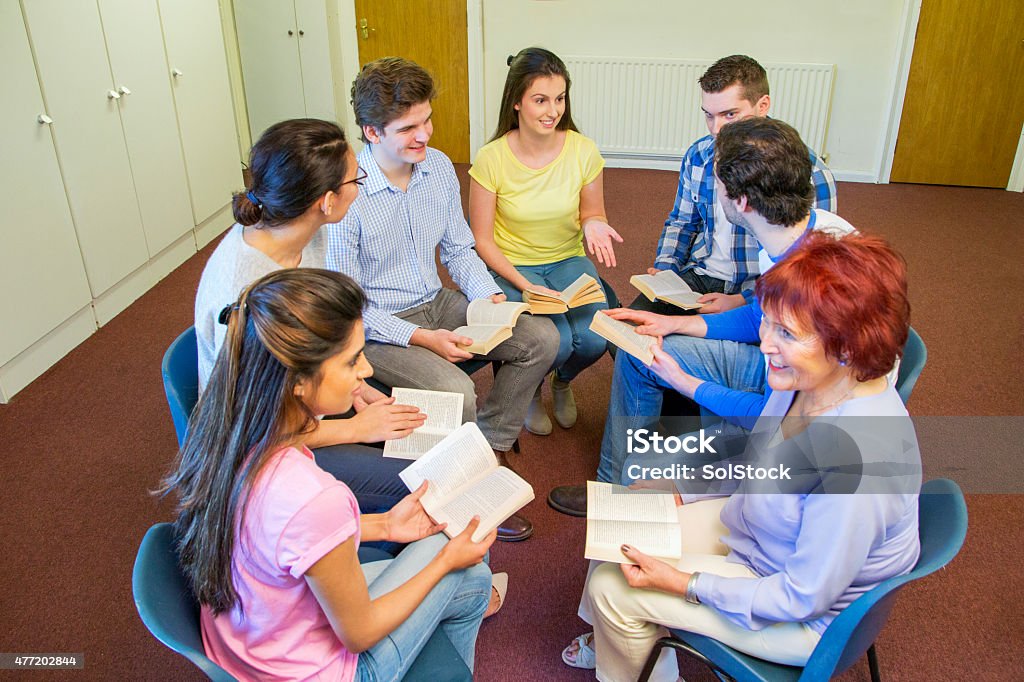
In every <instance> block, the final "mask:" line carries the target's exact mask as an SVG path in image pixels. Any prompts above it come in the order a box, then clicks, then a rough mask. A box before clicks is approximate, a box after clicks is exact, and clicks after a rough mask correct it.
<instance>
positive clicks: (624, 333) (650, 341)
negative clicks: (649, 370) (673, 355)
mask: <svg viewBox="0 0 1024 682" xmlns="http://www.w3.org/2000/svg"><path fill="white" fill-rule="evenodd" d="M590 330H591V331H592V332H594V333H595V334H597V335H599V336H603V337H604V338H606V339H608V340H609V341H611V342H612V343H614V344H615V345H616V346H618V347H619V348H621V349H622V350H624V351H626V352H627V353H629V354H630V355H632V356H633V357H635V358H636V359H638V360H640V361H641V362H643V363H644V364H645V365H649V364H651V363H652V362H654V354H653V353H651V346H653V345H654V344H655V343H657V339H656V338H655V337H653V336H647V335H646V334H637V333H636V328H635V326H634V325H631V324H630V323H628V322H623V321H621V320H616V319H614V318H612V317H610V316H608V315H606V314H605V312H604V311H602V310H598V311H597V312H596V313H594V319H593V320H591V321H590Z"/></svg>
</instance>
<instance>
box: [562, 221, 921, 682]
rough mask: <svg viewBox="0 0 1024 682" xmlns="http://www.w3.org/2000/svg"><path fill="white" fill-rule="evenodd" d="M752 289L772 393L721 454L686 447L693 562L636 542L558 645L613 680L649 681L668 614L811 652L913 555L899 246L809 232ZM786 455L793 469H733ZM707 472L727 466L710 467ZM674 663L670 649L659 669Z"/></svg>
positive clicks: (597, 582) (686, 379)
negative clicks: (771, 474)
mask: <svg viewBox="0 0 1024 682" xmlns="http://www.w3.org/2000/svg"><path fill="white" fill-rule="evenodd" d="M757 296H758V298H759V300H760V301H761V306H762V310H763V312H764V317H763V319H762V322H761V330H760V335H761V352H762V353H763V354H764V356H765V360H766V364H767V371H768V387H769V389H768V393H769V395H768V398H767V402H766V404H765V407H764V410H763V411H762V413H761V417H760V418H759V419H758V421H757V424H756V425H755V427H754V430H753V431H752V432H751V434H750V436H749V438H745V439H743V444H742V445H741V446H739V447H737V446H736V445H735V441H729V440H728V439H727V438H725V435H726V433H723V432H717V433H716V435H719V436H720V437H719V438H717V439H716V440H715V445H716V446H717V454H715V455H714V460H708V461H714V462H716V464H714V465H710V464H709V465H708V466H700V464H699V463H697V462H696V461H695V460H693V459H692V458H691V459H689V460H686V462H687V463H689V464H690V465H691V466H692V465H694V464H697V466H695V467H694V471H695V475H694V476H693V478H694V480H680V481H676V482H674V486H672V487H673V488H674V490H675V491H676V492H678V493H681V495H680V496H679V497H677V504H678V505H679V506H678V512H679V520H680V524H681V526H682V528H683V534H682V536H683V543H682V544H683V555H682V559H680V560H679V561H678V562H677V563H676V564H675V565H672V564H669V563H666V562H664V561H661V560H658V559H655V558H653V557H651V556H649V555H647V554H645V553H643V552H641V551H639V550H637V549H636V548H635V547H630V546H627V545H623V546H622V553H623V555H624V556H625V563H623V564H621V565H615V564H597V563H596V562H595V563H592V565H591V571H590V574H589V576H588V579H587V585H586V587H585V589H584V595H583V599H582V601H581V604H580V616H581V617H582V618H584V619H585V620H587V621H588V622H590V623H591V624H593V625H594V633H593V634H592V635H591V634H589V633H588V634H587V635H581V636H580V637H578V638H577V639H576V640H575V641H574V642H573V643H572V644H571V645H570V646H569V647H568V648H567V649H566V650H565V652H563V659H564V660H565V662H566V663H568V664H569V665H574V666H577V667H595V666H596V668H597V676H598V678H599V679H601V680H607V681H610V680H634V679H636V678H637V675H638V674H639V672H640V670H641V668H642V667H643V664H644V661H645V659H646V657H647V655H648V654H649V652H650V651H651V648H652V646H653V645H654V642H655V641H656V640H657V639H658V638H659V637H660V636H662V635H663V634H664V627H663V626H667V627H672V628H678V629H684V630H689V631H692V632H697V633H699V634H703V635H705V636H709V637H713V638H716V639H718V640H720V641H722V642H724V643H725V644H727V645H729V646H731V647H733V648H735V649H738V650H740V651H743V652H745V653H747V654H750V655H752V656H757V657H760V658H764V659H768V660H771V661H775V662H777V663H783V664H787V665H803V664H805V663H806V661H807V659H808V657H809V656H810V654H811V652H812V651H813V649H814V647H815V646H816V645H817V643H818V640H819V639H820V638H821V635H822V633H823V632H824V631H825V628H826V627H828V625H829V623H831V621H832V620H833V619H834V618H835V617H836V616H837V615H838V614H839V613H840V612H841V611H842V610H843V609H844V608H846V607H847V606H848V605H849V604H850V603H851V602H852V601H853V600H854V599H856V598H857V597H858V596H859V595H861V594H863V593H864V592H867V591H868V590H870V589H871V588H872V587H874V586H875V585H877V584H878V583H880V582H881V581H883V580H885V579H887V578H890V577H892V576H895V575H900V574H903V573H906V572H907V571H909V570H911V568H913V566H914V565H915V563H916V562H917V558H918V554H919V551H920V544H919V538H918V531H917V493H918V491H919V489H920V455H919V453H918V450H917V440H916V436H915V434H914V430H913V425H912V424H911V423H910V421H909V419H908V417H907V411H906V408H905V407H904V405H903V402H902V401H901V400H900V397H899V394H898V393H897V392H896V388H895V386H894V385H893V384H892V383H891V381H890V380H889V379H888V378H887V376H886V375H887V373H888V372H889V370H890V369H891V368H892V366H893V364H894V363H895V362H896V360H897V358H898V357H899V356H900V354H901V353H902V348H903V345H904V343H905V342H906V338H907V333H908V329H909V316H910V306H909V303H908V301H907V287H906V264H905V262H904V260H903V259H902V257H901V256H899V254H897V253H896V252H895V251H893V250H892V249H891V248H890V247H889V246H888V244H886V242H885V241H884V240H882V239H879V238H877V237H870V236H863V235H857V234H854V235H849V236H846V237H843V238H840V239H837V238H835V237H832V236H829V235H827V234H821V233H809V234H807V235H806V236H805V237H804V238H803V241H802V243H801V245H800V246H799V247H798V249H797V250H796V251H794V252H793V253H792V254H791V255H790V256H789V257H787V258H786V259H785V260H783V261H781V262H780V263H778V264H777V265H776V266H775V267H774V268H772V269H771V270H769V271H768V272H767V273H765V274H764V275H763V276H762V277H761V278H760V279H759V281H758V283H757ZM654 356H655V359H654V362H653V364H652V365H651V368H652V369H653V370H654V371H655V372H656V373H657V374H658V375H659V376H661V378H663V379H664V380H666V381H667V382H668V383H670V384H672V385H673V386H676V387H677V388H681V387H683V386H686V385H687V384H692V382H693V381H697V380H696V379H694V377H692V376H690V375H687V374H685V373H684V372H683V371H682V370H681V369H680V367H679V365H678V364H677V363H676V362H675V360H673V358H672V357H671V356H670V355H668V354H667V353H664V352H662V351H661V349H660V348H656V349H655V350H654ZM722 390H723V391H728V390H729V389H726V388H723V389H722ZM736 393H737V394H738V393H739V392H736ZM736 398H737V399H739V398H740V396H739V395H737V396H736ZM730 442H732V445H730ZM722 460H727V462H723V461H722ZM640 461H641V460H640V459H639V458H637V457H635V456H634V458H632V459H631V460H627V463H626V468H625V472H626V475H627V476H628V477H632V478H634V479H639V478H643V476H642V475H641V474H640V470H641V469H642V467H641V466H639V462H640ZM647 462H648V463H651V462H657V465H658V466H659V467H662V468H664V467H665V466H666V464H670V463H671V461H670V460H667V459H666V457H665V455H661V456H660V458H659V459H656V460H654V459H647ZM727 465H731V466H729V467H728V468H725V467H726V466H727ZM779 467H782V468H785V467H788V472H791V473H787V476H788V477H789V478H788V480H781V481H773V482H770V483H769V482H765V481H757V480H753V481H752V480H748V479H744V480H740V479H739V476H738V475H736V474H735V473H734V472H736V471H745V472H751V471H757V470H759V469H760V470H763V471H770V470H771V469H772V468H775V470H776V472H781V471H782V468H779ZM704 471H711V472H716V473H717V472H720V471H726V472H731V473H730V474H729V475H726V476H725V480H720V479H716V480H714V481H710V480H708V481H704V480H702V479H703V478H704V476H703V473H702V472H704ZM747 475H748V476H749V473H748V474H747ZM779 478H784V477H783V476H782V475H781V473H779ZM658 483H664V482H658ZM638 486H639V487H659V486H657V485H655V484H654V483H653V482H651V483H648V482H646V481H639V482H638ZM729 493H733V494H731V495H729V496H728V497H723V495H728V494H729ZM677 675H678V670H677V666H676V659H675V655H674V653H673V652H672V650H671V649H668V650H666V651H665V652H663V655H662V657H661V658H660V659H659V661H658V664H657V666H656V667H655V670H654V675H653V676H652V678H651V679H652V680H659V681H663V680H673V681H674V680H676V678H677Z"/></svg>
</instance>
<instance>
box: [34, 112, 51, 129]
mask: <svg viewBox="0 0 1024 682" xmlns="http://www.w3.org/2000/svg"><path fill="white" fill-rule="evenodd" d="M36 120H37V121H39V125H41V126H48V125H52V124H53V119H52V118H50V117H49V116H47V115H46V114H39V115H38V116H36Z"/></svg>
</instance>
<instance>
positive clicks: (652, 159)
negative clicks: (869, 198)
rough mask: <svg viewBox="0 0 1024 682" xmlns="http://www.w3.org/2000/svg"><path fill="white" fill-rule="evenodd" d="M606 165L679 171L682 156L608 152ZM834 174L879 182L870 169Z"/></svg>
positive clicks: (843, 178)
mask: <svg viewBox="0 0 1024 682" xmlns="http://www.w3.org/2000/svg"><path fill="white" fill-rule="evenodd" d="M604 161H605V165H606V166H607V167H608V168H642V169H646V170H667V171H674V172H676V173H678V172H679V164H681V163H682V161H683V159H682V157H679V156H677V157H671V156H643V157H640V156H615V155H612V154H607V155H605V157H604ZM832 174H833V175H835V177H836V180H838V181H840V182H866V183H869V184H875V183H877V182H878V175H877V174H875V173H872V172H869V171H848V170H836V169H835V168H833V169H832Z"/></svg>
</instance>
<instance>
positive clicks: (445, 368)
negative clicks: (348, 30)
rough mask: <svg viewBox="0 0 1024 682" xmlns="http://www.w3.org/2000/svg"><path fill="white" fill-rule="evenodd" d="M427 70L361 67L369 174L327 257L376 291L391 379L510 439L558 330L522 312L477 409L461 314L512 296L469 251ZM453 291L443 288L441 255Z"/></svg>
mask: <svg viewBox="0 0 1024 682" xmlns="http://www.w3.org/2000/svg"><path fill="white" fill-rule="evenodd" d="M434 95H435V90H434V84H433V81H432V80H431V78H430V75H429V74H427V72H426V71H424V70H423V69H422V68H421V67H420V66H418V65H417V64H414V63H413V62H410V61H408V60H405V59H400V58H397V57H386V58H384V59H380V60H377V61H375V62H371V63H369V64H367V65H366V66H364V67H363V69H362V71H360V73H359V75H358V76H357V77H356V80H355V82H354V83H353V85H352V106H353V109H354V110H355V115H356V123H358V124H359V126H360V127H361V128H362V135H363V141H364V142H366V143H367V146H366V147H365V148H364V149H363V150H362V152H360V154H359V156H358V161H359V166H360V168H362V170H363V171H364V172H365V173H366V180H365V183H364V185H363V187H362V191H361V192H360V194H359V197H358V198H357V199H356V200H355V201H354V202H353V204H352V206H351V208H350V209H349V212H348V214H347V216H346V217H345V219H344V221H342V222H341V223H338V224H336V225H330V226H327V228H326V229H327V263H328V267H331V268H334V269H337V270H340V271H341V272H344V273H346V274H347V275H349V276H351V277H352V278H353V279H355V280H356V281H357V282H359V284H360V285H361V286H362V287H363V289H364V290H365V291H366V295H367V297H368V298H369V307H368V308H367V310H366V312H365V314H364V317H363V320H364V323H365V327H366V338H367V344H366V350H365V353H366V357H367V358H368V359H369V360H370V363H371V364H372V365H373V367H374V373H375V377H376V378H377V379H378V380H379V381H381V382H382V383H384V384H386V385H388V386H392V387H395V386H402V387H409V388H420V389H427V390H434V391H450V392H455V393H462V394H463V396H464V403H463V405H464V411H463V420H464V421H474V420H475V421H476V422H477V424H478V425H479V426H480V430H481V431H482V432H483V434H484V436H485V437H486V438H487V441H488V442H489V443H490V445H491V447H492V448H493V449H494V450H495V451H496V452H497V453H499V459H502V456H501V455H502V453H505V452H507V451H508V450H509V449H511V447H512V444H513V442H514V441H515V440H516V438H517V437H518V436H519V432H520V430H521V429H522V427H523V422H524V421H525V419H526V410H527V407H528V406H529V404H530V399H531V398H532V397H533V393H534V391H535V390H536V388H537V386H539V385H540V383H541V381H543V379H544V376H545V375H546V374H547V372H548V371H549V370H550V368H551V365H552V363H553V362H554V360H555V354H556V353H557V351H558V331H557V330H556V329H555V326H554V325H553V324H552V323H551V321H550V320H549V319H547V318H544V317H540V316H537V317H534V316H532V315H523V316H521V317H520V318H519V321H518V323H517V324H516V327H515V329H514V330H513V333H512V338H510V339H508V340H507V341H505V342H504V343H502V344H500V345H499V346H497V347H496V348H495V349H494V350H493V351H491V353H490V354H488V355H486V356H483V357H485V358H487V359H489V360H499V361H501V363H502V364H501V367H500V369H499V370H498V372H497V374H496V375H495V377H494V385H493V387H492V388H491V391H490V394H489V395H488V396H487V399H486V400H485V401H484V403H483V405H482V406H481V409H480V411H479V412H477V409H476V407H477V406H476V392H475V389H474V385H473V381H472V379H470V378H469V376H468V375H466V373H465V372H463V371H462V370H461V369H460V368H459V367H458V365H457V363H459V362H462V361H464V360H469V359H470V358H472V357H473V355H472V354H471V353H469V352H467V351H466V350H465V349H464V348H462V347H461V346H464V345H468V344H469V343H470V342H471V339H468V338H466V337H462V336H460V335H457V334H455V333H454V332H453V331H451V330H453V329H456V328H457V327H460V326H462V325H464V324H466V307H467V305H468V304H469V301H470V300H474V299H478V298H490V299H491V300H493V301H495V302H496V303H497V302H501V301H503V300H505V296H504V294H502V293H501V289H500V288H499V287H498V285H497V284H495V282H494V279H493V278H492V277H491V275H490V274H489V273H488V271H487V266H485V265H484V263H483V261H482V260H480V257H479V256H478V255H477V253H476V251H475V250H474V248H473V247H474V241H473V235H472V233H471V232H470V230H469V226H468V225H467V224H466V220H465V217H464V216H463V213H462V200H461V196H460V188H459V181H458V178H457V177H456V175H455V169H454V168H453V167H452V163H451V161H450V160H449V159H448V157H447V156H445V155H444V154H443V153H441V152H439V151H437V150H436V149H430V148H429V147H428V146H427V142H428V141H429V140H430V136H431V134H432V132H433V123H432V122H431V120H430V116H431V106H430V102H431V100H432V99H433V98H434ZM438 247H440V259H441V263H442V264H443V265H444V266H445V267H446V268H447V269H448V273H449V274H450V275H451V278H452V280H453V281H454V282H455V284H456V286H458V287H459V290H458V291H453V290H451V289H446V288H444V287H442V286H441V280H440V278H439V277H438V273H437V266H436V264H435V261H434V254H435V252H436V251H437V250H438ZM532 532H533V527H532V525H531V524H530V522H529V521H527V520H526V519H524V518H522V517H520V516H513V517H511V518H510V519H508V520H507V521H506V522H505V523H504V524H502V526H501V527H500V528H499V529H498V539H499V540H508V541H516V540H525V539H526V538H528V537H529V536H530V535H531V534H532Z"/></svg>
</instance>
